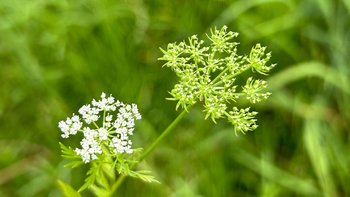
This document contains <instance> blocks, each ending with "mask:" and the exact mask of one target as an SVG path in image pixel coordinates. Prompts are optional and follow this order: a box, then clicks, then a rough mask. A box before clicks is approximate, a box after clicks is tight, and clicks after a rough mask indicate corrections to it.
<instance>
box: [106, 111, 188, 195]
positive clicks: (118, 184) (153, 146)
mask: <svg viewBox="0 0 350 197" xmlns="http://www.w3.org/2000/svg"><path fill="white" fill-rule="evenodd" d="M186 114H187V111H186V110H183V111H182V112H181V113H180V114H179V115H178V116H177V117H176V118H175V120H174V121H173V122H172V123H171V124H170V125H169V126H168V127H167V128H166V129H165V130H164V131H163V132H162V134H161V135H160V136H158V138H157V139H156V140H155V141H154V142H153V143H152V144H151V145H150V146H149V147H148V148H147V149H146V150H145V151H144V152H143V154H142V155H141V156H140V157H139V158H138V163H139V162H141V161H142V160H143V159H144V158H146V157H147V156H148V155H149V154H150V153H151V152H152V151H153V149H154V148H155V147H156V146H157V145H158V144H159V143H160V142H161V141H162V140H163V139H164V138H165V137H166V136H167V135H168V134H169V133H170V132H171V131H172V130H173V129H174V128H175V126H176V125H177V124H178V123H179V122H180V120H181V119H182V118H183V117H184V116H185V115H186ZM133 167H135V166H131V168H133ZM125 178H126V176H125V175H120V176H119V178H118V180H117V181H116V182H115V183H114V184H113V185H112V187H111V194H113V193H114V192H115V191H116V190H117V189H118V188H119V186H120V185H121V184H122V182H123V181H124V179H125Z"/></svg>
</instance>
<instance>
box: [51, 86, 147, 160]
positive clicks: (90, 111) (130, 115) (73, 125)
mask: <svg viewBox="0 0 350 197" xmlns="http://www.w3.org/2000/svg"><path fill="white" fill-rule="evenodd" d="M78 112H79V114H80V116H79V115H74V114H73V116H72V117H68V118H67V119H66V120H65V121H60V122H59V123H58V127H59V128H60V130H61V131H62V135H61V136H62V137H63V138H68V137H69V136H70V135H76V134H77V133H79V132H80V133H82V134H83V139H82V140H81V141H80V145H81V148H76V149H75V150H74V151H75V153H76V154H77V155H78V156H80V157H81V159H82V160H83V162H84V163H89V162H90V161H91V160H95V159H97V158H98V157H99V155H101V154H103V153H105V154H111V153H114V154H118V153H127V154H131V153H132V152H133V149H132V142H131V140H130V139H129V137H130V136H131V135H133V131H134V127H135V120H139V119H141V114H140V113H139V111H138V108H137V105H136V104H131V105H130V104H124V103H122V102H120V101H118V100H115V98H114V97H113V96H112V95H110V96H109V97H107V96H106V94H105V93H102V94H101V98H100V100H97V101H96V100H95V99H93V100H92V102H91V103H90V104H86V105H83V106H82V107H81V108H80V109H79V110H78ZM116 112H117V113H116ZM114 117H115V120H113V118H114ZM84 123H85V124H84ZM98 123H101V126H99V125H98ZM104 151H106V152H104Z"/></svg>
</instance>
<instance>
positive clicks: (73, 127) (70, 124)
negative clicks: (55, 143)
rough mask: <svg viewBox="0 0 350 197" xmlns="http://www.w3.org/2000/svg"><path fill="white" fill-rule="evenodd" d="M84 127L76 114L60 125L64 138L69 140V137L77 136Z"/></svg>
mask: <svg viewBox="0 0 350 197" xmlns="http://www.w3.org/2000/svg"><path fill="white" fill-rule="evenodd" d="M82 126H83V123H82V122H80V119H79V116H77V115H74V114H73V117H72V118H67V119H66V121H63V120H62V121H60V122H59V123H58V127H59V128H60V129H61V131H62V135H61V136H62V137H63V138H68V137H69V135H75V134H76V133H77V132H78V130H79V129H80V128H81V127H82Z"/></svg>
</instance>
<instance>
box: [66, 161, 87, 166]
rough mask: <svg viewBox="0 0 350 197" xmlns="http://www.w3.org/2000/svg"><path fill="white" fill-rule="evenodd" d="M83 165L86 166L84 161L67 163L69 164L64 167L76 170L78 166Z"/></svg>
mask: <svg viewBox="0 0 350 197" xmlns="http://www.w3.org/2000/svg"><path fill="white" fill-rule="evenodd" d="M82 164H84V162H83V161H81V160H80V161H72V162H69V163H67V164H65V165H64V167H66V168H68V167H69V168H76V167H78V166H80V165H82Z"/></svg>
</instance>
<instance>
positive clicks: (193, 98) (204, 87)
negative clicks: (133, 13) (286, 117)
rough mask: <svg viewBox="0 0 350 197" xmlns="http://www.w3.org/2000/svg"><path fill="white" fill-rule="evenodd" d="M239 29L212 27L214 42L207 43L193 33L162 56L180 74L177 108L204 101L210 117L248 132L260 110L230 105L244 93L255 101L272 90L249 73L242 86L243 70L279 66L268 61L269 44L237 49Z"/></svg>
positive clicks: (265, 70)
mask: <svg viewBox="0 0 350 197" xmlns="http://www.w3.org/2000/svg"><path fill="white" fill-rule="evenodd" d="M237 36H238V33H236V32H231V31H227V27H226V26H224V27H222V28H221V29H216V28H215V29H214V30H211V35H208V39H209V41H210V44H208V45H207V46H206V45H205V42H204V41H203V40H200V39H199V38H198V37H197V36H196V35H194V36H191V37H189V39H188V41H187V42H186V41H183V42H180V43H179V44H177V43H171V44H168V47H167V50H164V49H161V51H162V52H163V53H164V55H163V57H161V58H159V60H163V61H165V63H164V66H167V67H170V68H171V69H172V70H173V71H174V72H175V73H176V75H177V76H178V77H179V78H180V80H179V83H177V84H175V86H174V88H173V89H172V90H171V91H170V94H171V96H172V98H169V100H175V101H177V102H178V103H177V105H176V109H177V108H178V107H180V106H181V107H182V108H184V109H185V110H187V108H188V106H192V105H194V104H196V103H197V102H198V101H202V102H203V104H204V112H205V113H206V118H208V117H211V119H212V120H213V121H214V122H215V120H216V119H219V118H226V119H227V120H228V121H229V122H231V123H232V124H233V125H234V126H235V131H241V132H243V133H245V132H246V131H248V130H253V129H255V128H256V127H257V126H256V124H255V122H256V120H255V119H254V117H255V115H256V114H257V112H249V108H246V109H243V110H238V108H233V110H229V109H232V107H230V106H229V105H232V104H231V103H232V102H236V101H237V100H238V99H239V98H241V97H243V98H246V99H248V100H249V101H250V102H251V103H257V102H260V101H263V100H265V99H267V98H268V96H269V95H270V94H271V93H269V92H266V91H265V90H266V87H267V83H266V81H264V80H260V79H258V80H254V79H253V78H252V77H249V78H248V79H247V80H246V85H244V86H242V87H241V88H238V87H239V85H240V84H238V83H235V82H236V78H237V77H238V76H239V75H240V74H242V73H243V72H246V71H249V70H252V71H254V72H255V71H256V72H257V73H259V74H263V75H267V73H268V72H269V71H270V70H271V69H272V68H273V67H274V66H275V65H274V64H270V65H269V64H268V61H269V60H270V58H271V53H266V54H265V50H266V47H262V46H261V45H260V44H256V45H255V46H254V47H252V49H251V51H250V54H249V55H239V54H238V53H237V51H238V50H237V47H238V44H239V43H238V42H232V41H231V40H232V39H234V38H236V37H237Z"/></svg>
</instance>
